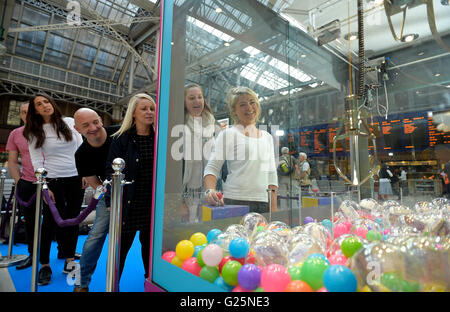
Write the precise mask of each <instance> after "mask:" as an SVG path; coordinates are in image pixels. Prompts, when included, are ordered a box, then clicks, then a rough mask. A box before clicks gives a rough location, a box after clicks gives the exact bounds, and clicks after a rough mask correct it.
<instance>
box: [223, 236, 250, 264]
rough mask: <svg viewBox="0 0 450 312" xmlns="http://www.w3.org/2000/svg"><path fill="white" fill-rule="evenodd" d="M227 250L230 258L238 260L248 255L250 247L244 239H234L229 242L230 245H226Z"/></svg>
mask: <svg viewBox="0 0 450 312" xmlns="http://www.w3.org/2000/svg"><path fill="white" fill-rule="evenodd" d="M228 250H229V251H230V255H231V256H232V257H234V258H236V259H240V258H245V257H246V256H247V255H248V252H249V250H250V246H249V245H248V242H247V240H246V239H245V238H243V237H236V238H233V239H232V240H231V242H230V245H228Z"/></svg>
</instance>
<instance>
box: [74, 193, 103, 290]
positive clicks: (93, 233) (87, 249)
mask: <svg viewBox="0 0 450 312" xmlns="http://www.w3.org/2000/svg"><path fill="white" fill-rule="evenodd" d="M108 232H109V211H108V210H107V209H106V204H105V199H104V198H102V199H101V200H100V201H99V202H98V203H97V208H96V209H95V221H94V226H93V227H92V229H91V230H90V231H89V234H88V237H87V238H86V241H85V242H84V246H83V251H82V254H81V259H80V275H81V277H80V287H89V283H90V282H91V276H92V274H94V271H95V268H96V267H97V261H98V258H99V257H100V254H101V253H102V249H103V244H104V243H105V239H106V235H107V234H108Z"/></svg>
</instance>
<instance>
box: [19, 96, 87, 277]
mask: <svg viewBox="0 0 450 312" xmlns="http://www.w3.org/2000/svg"><path fill="white" fill-rule="evenodd" d="M26 120H27V122H26V125H25V128H24V130H23V135H24V137H25V138H26V139H27V141H28V148H29V150H30V156H31V161H32V163H33V167H34V169H35V170H36V169H38V168H45V169H46V170H47V182H48V188H49V194H50V197H51V198H52V200H53V202H54V203H55V206H56V208H57V209H58V212H59V214H60V216H61V217H62V219H71V218H74V217H76V216H78V214H79V212H80V208H81V203H82V201H83V193H84V190H83V189H82V181H81V177H79V176H78V171H77V168H76V165H75V156H74V155H75V151H76V150H77V148H78V147H79V146H80V145H81V143H82V141H83V139H82V137H81V135H80V134H79V133H78V132H77V131H76V130H75V129H74V127H73V125H74V120H73V118H70V117H63V116H62V114H61V111H60V110H59V108H58V106H57V105H56V103H55V102H54V101H53V99H52V98H50V97H49V96H48V95H46V94H37V95H35V96H33V97H32V98H31V99H30V104H29V107H28V113H27V119H26ZM41 233H42V235H41V243H40V259H39V261H40V263H41V269H40V270H39V280H38V284H39V285H47V284H49V283H50V280H51V277H52V270H51V269H50V259H49V258H50V248H51V243H52V240H53V237H54V236H55V233H56V238H57V240H58V247H59V248H61V250H60V252H61V254H62V256H63V257H64V258H65V259H66V261H65V265H64V269H63V273H69V272H70V271H71V269H69V268H68V263H70V262H71V261H72V260H74V256H75V249H76V246H77V240H78V225H76V226H68V227H62V228H61V227H58V226H57V224H56V222H55V221H54V219H53V216H52V214H51V211H50V208H49V207H48V205H47V204H46V203H44V207H43V221H42V232H41Z"/></svg>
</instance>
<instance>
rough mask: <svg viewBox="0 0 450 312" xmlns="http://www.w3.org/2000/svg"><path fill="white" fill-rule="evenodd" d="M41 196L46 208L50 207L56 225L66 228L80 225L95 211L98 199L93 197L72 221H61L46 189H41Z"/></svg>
mask: <svg viewBox="0 0 450 312" xmlns="http://www.w3.org/2000/svg"><path fill="white" fill-rule="evenodd" d="M42 194H43V195H44V198H45V200H46V201H47V203H48V206H49V207H50V211H51V212H52V215H53V219H55V222H56V224H58V226H59V227H66V226H74V225H78V224H80V223H81V222H82V221H83V220H84V219H86V217H87V216H88V215H89V214H90V213H91V211H92V210H94V209H95V207H96V206H97V203H98V201H99V199H96V198H95V197H93V198H92V199H91V202H90V203H89V205H88V206H87V208H85V209H84V210H83V211H82V212H81V213H80V214H79V215H78V217H76V218H72V219H66V220H63V219H62V218H61V216H60V215H59V212H58V209H57V208H56V206H55V203H54V202H53V201H52V200H51V198H50V195H49V193H48V189H43V190H42Z"/></svg>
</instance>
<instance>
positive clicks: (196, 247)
mask: <svg viewBox="0 0 450 312" xmlns="http://www.w3.org/2000/svg"><path fill="white" fill-rule="evenodd" d="M203 248H205V246H201V245H198V246H194V254H193V255H192V256H193V257H197V255H198V253H199V252H200V250H202V249H203Z"/></svg>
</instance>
